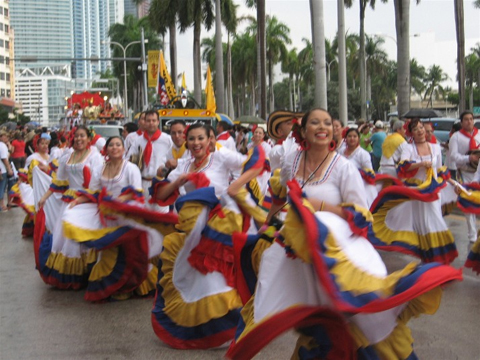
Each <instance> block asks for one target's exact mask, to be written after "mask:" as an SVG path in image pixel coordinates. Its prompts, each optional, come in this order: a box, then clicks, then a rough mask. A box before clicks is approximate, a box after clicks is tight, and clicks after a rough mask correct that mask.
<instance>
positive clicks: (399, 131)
mask: <svg viewBox="0 0 480 360" xmlns="http://www.w3.org/2000/svg"><path fill="white" fill-rule="evenodd" d="M377 123H378V121H377ZM392 130H393V134H391V135H389V136H388V137H386V138H385V141H384V142H383V145H382V158H381V159H380V168H379V172H380V173H382V174H388V175H392V176H394V177H397V165H398V163H399V161H400V157H401V155H402V151H403V149H404V148H405V147H406V146H407V144H408V143H407V141H406V140H405V128H404V122H403V121H401V120H397V121H395V122H394V123H393V129H392Z"/></svg>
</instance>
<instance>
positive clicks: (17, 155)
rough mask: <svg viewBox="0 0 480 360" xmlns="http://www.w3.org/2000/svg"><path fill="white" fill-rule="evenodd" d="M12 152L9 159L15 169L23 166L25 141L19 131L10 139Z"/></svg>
mask: <svg viewBox="0 0 480 360" xmlns="http://www.w3.org/2000/svg"><path fill="white" fill-rule="evenodd" d="M12 146H13V153H12V154H11V155H10V160H11V161H12V162H13V165H15V168H16V169H17V170H19V169H21V168H23V167H24V166H25V157H26V156H25V141H24V140H23V136H22V134H21V133H20V132H18V131H17V132H16V133H15V139H14V140H13V141H12Z"/></svg>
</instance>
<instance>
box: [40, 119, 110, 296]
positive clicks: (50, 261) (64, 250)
mask: <svg viewBox="0 0 480 360" xmlns="http://www.w3.org/2000/svg"><path fill="white" fill-rule="evenodd" d="M90 141H91V134H90V131H89V130H88V129H87V128H86V127H85V126H78V127H77V128H76V130H75V131H74V143H73V151H68V152H67V153H65V154H64V156H62V158H61V159H60V161H59V166H58V170H57V177H56V179H53V180H51V179H47V178H45V176H41V174H39V173H38V172H36V173H34V186H33V187H34V192H35V194H41V193H42V192H43V193H44V194H43V196H41V195H39V196H38V197H40V196H41V199H40V200H39V201H38V209H39V210H38V213H37V217H36V224H35V230H36V231H35V235H34V249H35V260H36V265H37V270H38V271H39V273H40V276H41V277H42V279H43V281H44V282H45V283H47V284H49V285H53V286H55V287H58V288H60V289H80V288H81V287H83V286H85V285H86V284H87V279H88V274H89V272H90V267H91V265H93V264H94V263H95V261H96V253H95V251H94V250H92V249H89V248H87V247H85V246H84V245H81V244H79V243H76V242H75V241H73V240H71V239H68V238H66V237H64V235H63V224H62V214H63V213H64V212H65V210H66V208H67V206H68V204H69V203H70V202H71V201H72V200H74V199H75V198H76V197H77V196H78V195H77V192H78V191H79V190H85V189H87V188H88V187H89V184H90V179H91V174H92V172H93V171H95V169H96V168H98V167H101V166H102V164H103V157H102V156H101V155H100V153H99V152H98V151H92V150H91V149H90V147H89V143H90ZM35 175H37V179H38V182H37V183H36V182H35ZM50 181H51V184H50ZM47 187H48V189H47ZM52 194H59V195H58V196H53V197H52ZM60 194H61V198H60ZM38 197H37V195H36V198H38Z"/></svg>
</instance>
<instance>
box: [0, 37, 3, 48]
mask: <svg viewBox="0 0 480 360" xmlns="http://www.w3.org/2000/svg"><path fill="white" fill-rule="evenodd" d="M0 47H3V40H2V39H0Z"/></svg>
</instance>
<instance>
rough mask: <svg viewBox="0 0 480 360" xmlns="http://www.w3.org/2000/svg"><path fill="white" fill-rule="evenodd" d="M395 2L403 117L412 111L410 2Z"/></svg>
mask: <svg viewBox="0 0 480 360" xmlns="http://www.w3.org/2000/svg"><path fill="white" fill-rule="evenodd" d="M393 1H394V5H395V30H396V35H397V70H398V71H397V111H398V114H399V115H400V116H401V115H402V114H404V113H406V112H407V111H408V110H409V109H410V0H393ZM418 2H419V0H417V3H418Z"/></svg>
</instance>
